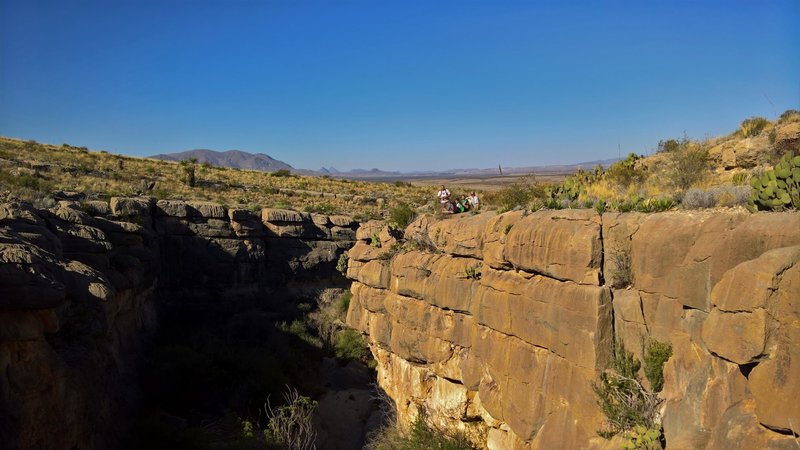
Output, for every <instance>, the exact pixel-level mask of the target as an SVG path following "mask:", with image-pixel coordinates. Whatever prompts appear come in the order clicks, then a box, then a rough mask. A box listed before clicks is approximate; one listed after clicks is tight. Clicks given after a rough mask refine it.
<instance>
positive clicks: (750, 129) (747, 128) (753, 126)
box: [739, 117, 769, 138]
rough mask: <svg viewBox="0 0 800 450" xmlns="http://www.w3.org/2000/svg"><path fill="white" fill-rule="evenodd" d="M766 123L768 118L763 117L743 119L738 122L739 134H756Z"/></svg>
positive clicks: (762, 129) (744, 135)
mask: <svg viewBox="0 0 800 450" xmlns="http://www.w3.org/2000/svg"><path fill="white" fill-rule="evenodd" d="M767 125H769V120H767V119H765V118H763V117H751V118H749V119H745V120H743V121H742V123H741V124H739V135H740V136H742V137H746V138H749V137H754V136H758V135H759V134H761V132H762V131H764V128H766V127H767Z"/></svg>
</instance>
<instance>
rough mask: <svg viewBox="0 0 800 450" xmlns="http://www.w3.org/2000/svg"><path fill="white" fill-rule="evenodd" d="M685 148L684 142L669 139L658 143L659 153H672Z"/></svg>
mask: <svg viewBox="0 0 800 450" xmlns="http://www.w3.org/2000/svg"><path fill="white" fill-rule="evenodd" d="M682 146H683V144H682V141H679V140H677V139H667V140H661V141H658V150H656V152H657V153H671V152H674V151H676V150H678V149H680V148H681V147H682Z"/></svg>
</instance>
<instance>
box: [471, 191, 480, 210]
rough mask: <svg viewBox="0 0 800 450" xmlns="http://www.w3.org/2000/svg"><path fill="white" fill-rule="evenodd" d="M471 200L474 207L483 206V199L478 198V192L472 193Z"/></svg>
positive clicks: (476, 208)
mask: <svg viewBox="0 0 800 450" xmlns="http://www.w3.org/2000/svg"><path fill="white" fill-rule="evenodd" d="M469 202H470V203H472V209H475V210H478V209H480V207H481V201H480V199H478V194H476V193H474V192H473V193H472V194H471V195H470V197H469Z"/></svg>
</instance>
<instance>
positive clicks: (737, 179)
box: [731, 172, 752, 186]
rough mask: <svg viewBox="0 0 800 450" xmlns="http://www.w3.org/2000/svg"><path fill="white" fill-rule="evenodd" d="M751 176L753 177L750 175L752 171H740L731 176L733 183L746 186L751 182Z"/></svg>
mask: <svg viewBox="0 0 800 450" xmlns="http://www.w3.org/2000/svg"><path fill="white" fill-rule="evenodd" d="M751 178H752V175H750V173H748V172H739V173H735V174H733V177H732V178H731V183H733V185H734V186H744V185H746V184H748V183H750V179H751Z"/></svg>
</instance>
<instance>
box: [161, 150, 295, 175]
mask: <svg viewBox="0 0 800 450" xmlns="http://www.w3.org/2000/svg"><path fill="white" fill-rule="evenodd" d="M151 158H154V159H161V160H164V161H186V160H188V159H191V158H196V159H197V162H199V163H201V164H202V163H209V164H211V165H212V166H218V167H235V168H237V169H249V170H263V171H264V172H274V171H276V170H279V169H287V170H291V171H295V170H294V167H292V166H290V165H289V164H286V163H285V162H283V161H279V160H277V159H275V158H273V157H271V156H269V155H265V154H263V153H255V154H253V153H247V152H243V151H240V150H228V151H227V152H217V151H214V150H206V149H197V150H189V151H185V152H180V153H167V154H161V155H155V156H151Z"/></svg>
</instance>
